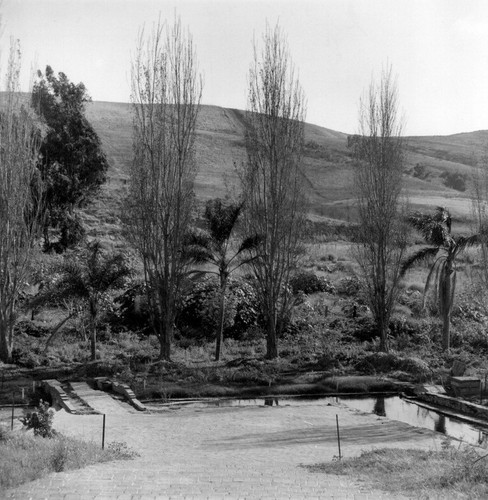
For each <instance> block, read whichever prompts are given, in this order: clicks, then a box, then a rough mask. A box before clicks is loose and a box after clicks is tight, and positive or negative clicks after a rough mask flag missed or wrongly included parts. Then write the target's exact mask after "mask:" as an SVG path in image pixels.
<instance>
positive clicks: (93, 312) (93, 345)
mask: <svg viewBox="0 0 488 500" xmlns="http://www.w3.org/2000/svg"><path fill="white" fill-rule="evenodd" d="M97 314H98V311H97V305H96V303H95V302H94V301H90V350H91V360H92V361H95V360H96V359H97Z"/></svg>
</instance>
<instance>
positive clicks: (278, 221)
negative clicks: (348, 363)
mask: <svg viewBox="0 0 488 500" xmlns="http://www.w3.org/2000/svg"><path fill="white" fill-rule="evenodd" d="M263 43H264V47H263V49H262V52H261V54H258V50H257V46H256V44H255V46H254V61H253V63H252V66H251V69H250V72H249V100H248V113H247V123H248V127H247V131H246V149H247V162H246V164H245V165H244V167H243V170H242V172H241V181H242V188H243V193H244V197H245V200H246V211H245V219H246V221H247V226H248V230H249V231H251V232H252V233H253V234H254V233H256V234H259V235H260V236H261V237H262V243H261V246H260V248H259V249H258V250H257V258H255V259H254V260H253V261H252V263H251V267H252V270H253V273H254V276H255V284H256V290H257V293H258V297H259V299H260V302H261V308H262V313H263V315H264V319H265V323H266V337H267V357H268V358H275V357H277V356H278V346H277V338H278V337H279V334H280V332H281V329H282V327H283V324H284V320H285V318H286V317H287V315H288V314H289V312H290V308H291V304H292V302H291V295H290V293H288V290H287V284H288V279H289V276H290V272H292V271H293V269H294V268H295V266H296V263H297V260H298V258H299V257H300V254H301V250H302V248H301V235H302V231H303V227H304V224H303V222H304V217H305V203H304V196H303V187H302V176H301V173H300V163H301V156H302V150H303V143H304V117H305V102H304V95H303V91H302V88H301V86H300V84H299V82H298V79H297V78H296V76H295V72H294V68H293V66H292V64H291V62H290V56H289V50H288V44H287V42H286V38H285V36H284V34H283V32H282V31H281V29H280V28H279V26H276V27H275V28H274V30H272V29H270V27H269V26H267V27H266V32H265V35H264V37H263Z"/></svg>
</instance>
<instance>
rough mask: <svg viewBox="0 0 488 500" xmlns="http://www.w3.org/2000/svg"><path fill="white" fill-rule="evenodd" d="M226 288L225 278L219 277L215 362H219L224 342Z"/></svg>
mask: <svg viewBox="0 0 488 500" xmlns="http://www.w3.org/2000/svg"><path fill="white" fill-rule="evenodd" d="M226 288H227V277H226V276H225V275H224V276H221V277H220V308H219V309H220V310H219V329H218V331H217V339H216V343H215V361H219V360H220V355H221V354H222V343H223V341H224V317H225V290H226Z"/></svg>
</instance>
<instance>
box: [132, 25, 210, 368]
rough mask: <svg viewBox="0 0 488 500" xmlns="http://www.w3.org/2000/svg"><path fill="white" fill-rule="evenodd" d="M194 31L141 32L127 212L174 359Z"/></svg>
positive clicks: (189, 178) (187, 203)
mask: <svg viewBox="0 0 488 500" xmlns="http://www.w3.org/2000/svg"><path fill="white" fill-rule="evenodd" d="M201 87H202V82H201V78H200V77H199V76H198V75H197V64H196V58H195V50H194V47H193V42H192V38H191V35H190V34H189V33H188V32H184V30H183V29H182V26H181V21H180V20H179V19H177V20H175V22H174V24H173V26H172V27H168V26H166V25H163V24H161V22H159V23H158V24H157V25H156V26H155V28H154V29H153V32H152V34H151V36H149V37H146V35H145V33H144V30H142V32H141V34H140V38H139V45H138V48H137V52H136V56H135V59H134V61H133V64H132V109H133V142H134V161H133V164H132V169H131V179H130V188H129V196H128V198H127V203H126V206H125V210H124V214H125V215H124V220H125V227H126V229H127V235H128V238H129V240H130V241H131V242H132V244H133V245H134V247H135V248H136V249H137V251H138V253H139V255H140V256H141V258H142V263H143V266H144V274H145V281H146V283H147V291H148V303H149V308H150V314H151V320H152V325H153V329H154V332H155V334H156V335H157V337H158V338H159V342H160V346H161V348H160V358H161V359H169V358H170V354H171V340H172V336H173V329H174V319H175V312H176V300H177V297H178V294H179V291H180V287H181V281H182V278H183V276H184V274H185V272H186V269H187V267H188V265H189V261H188V260H187V259H186V258H185V255H184V252H183V242H184V238H185V234H186V232H187V230H188V226H189V224H190V218H191V211H192V207H193V199H194V196H193V185H194V179H195V175H196V163H195V151H194V143H195V128H196V119H197V114H198V109H199V104H200V98H201Z"/></svg>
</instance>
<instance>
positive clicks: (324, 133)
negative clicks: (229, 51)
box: [87, 102, 488, 232]
mask: <svg viewBox="0 0 488 500" xmlns="http://www.w3.org/2000/svg"><path fill="white" fill-rule="evenodd" d="M87 116H88V119H89V120H90V122H91V123H92V124H93V126H94V128H95V130H96V131H97V133H98V134H99V136H100V138H101V140H102V143H103V147H104V149H105V151H106V154H107V156H108V158H109V161H110V165H111V168H110V172H109V182H108V184H107V186H106V187H105V189H104V191H103V193H102V195H101V197H100V200H99V201H98V203H96V204H95V206H93V207H91V208H90V209H89V210H88V211H87V222H90V221H91V222H93V223H95V222H97V219H99V220H98V222H102V225H103V226H106V225H108V227H106V228H105V229H108V230H110V226H112V228H111V229H115V228H116V226H117V224H118V221H117V205H118V202H119V201H120V198H121V196H122V194H123V191H124V188H125V183H126V181H127V177H128V175H127V174H128V169H129V165H130V161H131V158H132V143H131V140H132V139H131V112H130V105H129V104H122V103H109V102H93V103H90V104H89V105H88V106H87ZM244 117H245V113H244V112H243V111H240V110H237V109H225V108H219V107H216V106H202V108H201V112H200V115H199V119H198V125H197V161H198V165H199V173H198V176H197V179H196V194H197V197H198V198H199V199H200V200H206V199H209V198H213V197H216V196H224V195H225V194H226V193H227V192H229V191H230V192H231V193H232V191H234V192H237V190H238V183H237V173H236V167H237V168H238V167H239V165H241V164H242V162H244V161H245V157H246V155H245V149H244ZM305 140H306V149H305V158H304V170H303V175H304V177H305V182H306V185H307V190H308V198H309V201H310V217H311V218H312V219H316V220H323V219H329V218H331V219H338V220H345V221H348V220H353V218H354V208H353V207H354V200H353V190H352V168H353V164H352V161H351V158H350V156H349V153H348V149H347V135H346V134H343V133H341V132H336V131H333V130H329V129H326V128H323V127H319V126H316V125H311V124H307V125H306V127H305ZM487 142H488V131H479V132H472V133H465V134H456V135H451V136H434V137H409V138H407V152H408V154H407V172H408V174H407V176H406V185H407V191H408V196H409V199H410V203H411V204H412V206H413V207H415V208H421V209H424V210H427V209H429V207H431V206H436V205H445V206H447V207H448V208H450V209H451V211H452V212H453V214H454V215H455V216H456V217H458V218H461V219H465V218H466V217H468V216H469V213H470V207H471V203H470V201H469V192H468V191H469V189H468V190H466V191H464V192H462V191H459V190H456V189H453V188H450V187H447V186H446V185H445V183H446V176H447V175H448V174H460V175H465V176H466V178H467V179H468V180H469V178H470V176H471V174H472V171H473V166H474V165H475V164H476V162H477V160H478V158H479V156H480V155H481V152H482V150H483V147H484V145H485V144H486V143H487ZM90 226H92V228H93V229H94V230H96V228H95V227H94V226H98V231H101V232H103V231H104V230H105V229H104V228H103V227H100V225H99V224H90ZM109 232H111V231H109Z"/></svg>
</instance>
